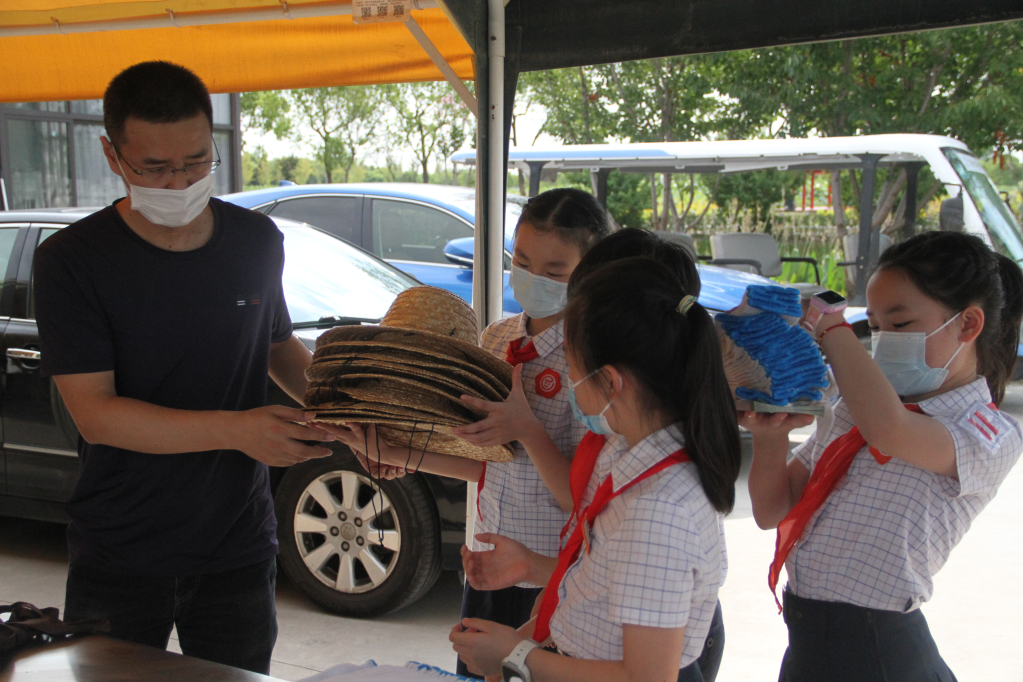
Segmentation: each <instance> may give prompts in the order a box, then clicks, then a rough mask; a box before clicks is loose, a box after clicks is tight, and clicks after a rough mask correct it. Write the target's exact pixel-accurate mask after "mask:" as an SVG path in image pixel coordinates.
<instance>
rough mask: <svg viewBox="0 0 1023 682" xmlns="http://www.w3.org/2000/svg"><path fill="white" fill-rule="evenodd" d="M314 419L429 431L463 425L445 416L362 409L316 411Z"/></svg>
mask: <svg viewBox="0 0 1023 682" xmlns="http://www.w3.org/2000/svg"><path fill="white" fill-rule="evenodd" d="M313 421H318V422H327V423H330V424H377V425H386V426H407V427H409V428H412V427H415V428H416V429H417V430H425V431H428V430H429V429H430V427H431V426H432V427H434V428H439V427H447V428H451V427H455V426H462V424H459V423H456V422H455V420H453V419H445V418H443V417H434V416H431V415H426V416H424V417H423V418H422V419H415V418H413V417H412V416H411V415H401V416H392V415H381V414H376V413H373V412H364V411H361V410H336V411H334V410H331V411H325V412H320V411H317V412H315V413H314V419H313Z"/></svg>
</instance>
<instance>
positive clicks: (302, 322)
mask: <svg viewBox="0 0 1023 682" xmlns="http://www.w3.org/2000/svg"><path fill="white" fill-rule="evenodd" d="M94 210H95V209H85V208H75V209H64V210H59V209H51V210H35V211H0V271H2V272H4V280H3V285H2V288H0V331H2V333H3V354H4V368H3V374H2V376H0V412H2V438H3V441H2V442H3V447H2V449H0V515H6V516H16V517H21V518H29V519H38V520H43V521H56V522H65V523H66V522H67V521H68V518H67V515H66V514H65V512H64V503H65V502H66V501H67V499H68V498H69V497H70V495H71V492H72V490H73V489H74V486H75V482H76V481H77V479H78V451H77V447H78V446H77V444H78V438H79V434H78V430H77V429H76V428H75V424H74V422H73V421H72V419H71V416H70V415H69V414H68V411H67V409H66V408H65V407H64V404H63V402H62V401H61V399H60V394H59V393H58V391H57V389H56V386H55V384H54V383H53V381H52V380H51V379H48V378H44V377H42V376H40V373H39V364H40V352H39V338H38V331H37V329H36V322H35V309H34V300H33V291H32V257H33V255H34V253H35V249H36V247H37V246H38V245H39V244H40V243H41V242H42V241H44V240H45V239H47V238H48V237H50V236H52V235H53V234H54V233H56V232H57V231H58V230H60V229H61V228H63V227H65V226H67V225H68V224H70V223H73V222H75V221H77V220H79V219H81V218H83V217H85V216H86V215H88V214H89V213H92V212H93V211H94ZM275 221H276V222H277V225H278V227H279V228H280V229H281V231H282V232H283V233H284V236H285V238H284V247H285V253H286V260H285V271H284V291H285V298H286V299H287V302H288V309H289V311H290V313H291V318H292V320H293V321H294V324H295V334H296V335H297V336H298V337H299V338H301V339H302V340H303V341H304V342H305V343H306V345H308V346H309V347H310V348H312V347H313V345H314V343H315V340H316V337H317V336H319V335H320V334H322V333H323V331H324V330H326V329H329V328H331V327H333V326H337V325H339V324H359V323H361V322H363V321H367V322H369V321H376V320H379V319H380V318H381V317H382V316H383V315H384V313H385V312H386V311H387V308H388V306H390V304H391V301H393V300H394V297H395V296H396V295H397V294H398V293H400V292H401V291H404V290H405V289H407V288H409V287H411V286H414V285H416V284H418V282H417V281H416V280H415V279H413V278H412V277H410V276H408V275H406V274H405V273H403V272H401V271H400V270H397V269H395V268H394V267H392V266H391V265H389V264H387V263H385V262H384V261H382V260H380V259H379V258H377V257H376V256H373V255H371V254H369V253H367V252H366V251H363V250H362V249H360V248H358V247H356V246H353V245H352V244H349V243H348V242H346V241H344V240H342V239H338V238H337V237H335V236H333V235H330V234H327V233H326V232H323V231H321V230H319V229H317V228H315V227H312V226H310V225H306V224H303V223H297V222H294V221H290V220H285V219H278V218H275ZM268 384H269V389H270V390H269V400H270V402H273V403H279V404H282V405H291V406H294V405H295V403H294V402H293V401H292V400H291V399H290V398H289V397H288V396H287V395H286V394H285V393H284V392H283V391H281V390H280V389H279V388H278V387H277V385H276V384H274V383H273V381H270V380H269V378H268ZM271 484H272V487H273V492H274V504H275V508H276V511H277V520H278V531H277V533H278V540H279V541H280V563H281V565H282V566H283V568H284V570H285V572H286V573H287V575H288V577H289V578H290V579H291V580H292V581H293V582H294V583H295V584H296V585H297V586H298V587H299V588H300V589H301V590H302V591H303V592H304V593H305V594H306V595H307V596H308V597H309V598H310V599H312V600H313V601H314V602H316V603H317V604H319V605H320V606H322V607H323V608H325V609H328V610H330V611H333V612H335V613H338V614H342V615H346V616H374V615H380V614H384V613H387V612H389V611H393V610H395V609H399V608H402V607H403V606H407V605H408V604H411V603H412V602H414V601H415V600H416V599H418V598H420V597H421V596H423V595H424V594H425V593H426V592H427V590H429V589H430V587H432V586H433V584H434V583H435V582H436V580H437V578H438V577H439V575H440V572H441V571H442V570H445V569H447V570H458V569H460V568H461V559H460V557H459V552H458V550H459V548H460V547H461V545H462V543H463V542H464V538H465V509H466V501H465V500H466V498H465V495H466V485H465V483H464V482H462V481H455V480H452V479H447V478H442V477H439V476H434V475H431V474H423V473H417V474H414V475H409V476H405V477H404V478H400V479H396V480H392V481H382V482H380V483H379V485H378V483H377V482H376V481H373V480H371V479H370V477H369V475H368V474H367V473H366V471H365V470H363V469H362V468H361V466H360V465H359V464H358V462H357V461H356V460H355V458H354V457H353V456H352V454H351V452H350V451H349V450H348V449H347V448H346V447H345V446H343V445H338V444H334V454H333V455H332V456H331V457H328V458H325V459H319V460H312V461H309V462H305V463H302V464H298V465H295V466H292V467H289V468H273V469H271Z"/></svg>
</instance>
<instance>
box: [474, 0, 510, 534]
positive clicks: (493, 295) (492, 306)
mask: <svg viewBox="0 0 1023 682" xmlns="http://www.w3.org/2000/svg"><path fill="white" fill-rule="evenodd" d="M487 5H488V7H487V15H488V22H487V27H488V31H487V45H488V53H487V62H488V73H487V90H488V91H489V93H488V94H489V96H488V97H486V98H484V105H485V106H486V107H487V108H486V110H485V111H482V112H480V113H481V114H482V116H480V117H478V126H479V127H478V130H481V131H482V130H483V129H484V128H483V127H484V126H486V132H487V140H488V143H487V150H486V151H487V156H489V163H488V165H487V170H488V171H489V180H488V182H487V185H486V186H483V185H482V183H481V182H480V179H481V178H482V177H483V173H481V172H477V173H476V192H477V196H476V202H477V207H479V205H480V203H481V202H480V198H481V197H480V195H481V194H482V193H483V192H486V195H487V200H488V201H487V202H486V205H487V215H486V220H485V221H484V220H481V217H482V216H481V215H480V211H479V209H477V212H476V225H477V227H478V228H479V227H482V228H483V229H485V230H486V231H487V234H486V238H483V235H482V234H480V233H478V232H477V235H476V251H475V254H474V260H475V265H474V273H473V291H472V294H473V307H474V308H475V309H476V317H477V319H478V320H479V321H480V324H481V325H488V324H490V323H491V322H494V321H496V320H499V319H500V318H501V316H502V314H503V313H504V182H505V180H504V177H505V175H504V143H505V142H504V136H505V134H506V133H505V129H504V0H487ZM481 89H482V86H481ZM479 170H482V169H479V168H478V171H479ZM484 249H485V250H484ZM480 299H482V301H481V300H480ZM481 328H482V327H481ZM477 490H478V488H477V484H476V483H472V482H470V483H469V485H468V494H467V499H466V505H465V509H466V516H465V543H466V544H467V545H468V546H469V547H472V539H473V536H474V535H475V533H476V518H477V514H478V511H477V507H476V495H477Z"/></svg>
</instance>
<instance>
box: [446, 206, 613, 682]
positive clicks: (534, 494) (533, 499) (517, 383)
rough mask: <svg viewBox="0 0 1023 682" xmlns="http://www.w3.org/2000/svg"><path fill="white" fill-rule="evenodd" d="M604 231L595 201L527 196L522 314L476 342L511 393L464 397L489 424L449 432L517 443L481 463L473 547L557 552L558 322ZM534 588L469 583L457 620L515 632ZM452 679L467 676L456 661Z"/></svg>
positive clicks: (519, 256) (564, 419) (562, 366)
mask: <svg viewBox="0 0 1023 682" xmlns="http://www.w3.org/2000/svg"><path fill="white" fill-rule="evenodd" d="M609 231H610V228H609V223H608V219H607V214H606V212H605V211H604V209H603V208H602V207H601V206H600V204H599V203H598V202H597V201H596V199H595V198H594V197H593V195H591V194H588V193H586V192H583V191H581V190H577V189H572V188H559V189H554V190H549V191H547V192H544V193H542V194H540V195H538V196H536V197H534V198H532V199H530V200H529V202H528V203H527V204H526V206H525V208H524V209H523V211H522V215H521V216H520V217H519V222H518V226H517V227H516V229H515V241H514V245H513V253H512V274H511V285H512V292H513V294H514V295H515V300H516V301H518V302H519V303H520V304H521V305H522V309H523V312H522V313H520V314H519V315H516V316H514V317H511V318H507V319H504V320H501V321H498V322H495V323H494V324H492V325H490V326H489V327H487V329H485V330H484V331H483V334H482V335H481V339H480V343H481V345H482V346H483V347H484V348H485V349H487V350H489V351H490V352H492V353H493V354H494V355H496V356H498V357H500V358H502V359H505V360H507V361H508V362H510V363H511V364H512V365H514V366H515V371H514V372H513V374H512V377H513V378H512V382H513V385H512V392H511V395H510V396H509V399H508V400H507V401H505V402H504V403H492V402H487V401H484V400H476V399H473V398H467V399H466V402H467V403H469V404H470V405H472V406H474V407H477V408H478V409H481V410H484V411H486V412H488V417H487V418H486V419H484V420H482V421H480V422H477V423H476V424H471V425H469V426H466V427H461V428H457V429H454V431H453V432H454V433H455V434H456V435H459V436H461V437H463V438H464V439H465V440H467V441H468V442H470V443H473V444H475V445H480V446H487V445H499V444H501V443H508V442H514V444H515V457H514V459H513V460H512V461H511V462H489V463H486V464H484V465H483V471H482V472H481V474H480V476H479V478H478V497H477V518H476V532H475V537H474V538H473V539H472V543H471V544H472V549H473V550H476V551H479V550H481V549H484V547H485V546H486V545H487V544H488V543H489V541H491V540H494V539H495V537H496V536H498V535H499V536H501V538H502V539H504V538H508V539H510V540H512V541H515V542H519V543H522V544H523V545H524V546H525V547H527V548H529V550H531V551H534V552H537V553H539V554H542V555H544V556H549V557H556V556H557V554H558V534H559V533H560V532H561V529H562V527H563V526H564V525H565V522H566V521H567V520H568V514H569V512H570V511H571V498H570V496H569V494H568V487H567V479H568V477H567V473H568V469H569V467H570V466H571V457H572V455H573V453H574V452H575V448H576V445H578V443H579V440H580V439H581V438H582V436H583V434H584V433H585V432H586V430H585V428H583V426H582V425H581V424H579V423H578V422H577V421H576V420H575V419H573V418H572V411H571V409H570V407H569V403H568V399H567V397H566V396H567V391H566V384H567V383H568V364H567V362H566V360H565V349H564V337H565V332H564V323H563V322H562V319H561V318H562V314H563V309H564V306H565V303H566V301H567V290H568V279H569V277H570V276H571V275H572V272H573V271H574V270H575V266H576V265H577V264H578V263H579V261H580V259H581V258H582V257H583V256H584V254H585V253H586V252H587V251H588V250H589V248H590V247H591V246H592V245H593V244H595V243H597V242H599V241H600V240H601V239H603V238H604V237H605V236H606V235H607V234H608V232H609ZM465 551H468V548H466V550H465ZM541 587H542V586H541V585H538V584H533V583H530V582H528V581H523V582H520V583H518V584H516V585H514V586H511V587H505V588H502V589H498V590H476V589H475V588H473V586H472V585H471V584H470V583H469V582H468V581H467V582H466V584H465V592H464V594H463V597H462V617H463V618H486V619H488V620H492V621H495V622H498V623H502V624H504V625H508V626H511V627H519V626H521V625H522V624H523V623H525V622H526V621H527V620H529V617H530V612H531V611H532V609H533V606H534V604H535V602H536V598H537V596H538V595H539V593H540V589H541ZM458 673H459V674H462V675H466V676H470V677H471V676H474V675H473V673H471V672H470V671H469V670H468V669H467V667H466V665H465V663H464V662H463V661H462V660H461V659H459V661H458Z"/></svg>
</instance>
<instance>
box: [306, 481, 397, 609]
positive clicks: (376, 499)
mask: <svg viewBox="0 0 1023 682" xmlns="http://www.w3.org/2000/svg"><path fill="white" fill-rule="evenodd" d="M294 533H295V544H296V546H297V547H298V551H299V556H300V557H301V559H302V562H303V563H304V564H305V566H306V569H308V570H309V572H310V573H312V574H313V575H314V576H316V579H317V580H319V581H320V582H321V583H323V584H324V585H326V586H327V587H329V588H331V589H333V590H336V591H338V592H342V593H345V594H360V593H364V592H369V591H370V590H373V589H376V588H378V587H380V586H381V585H382V584H383V583H384V581H386V580H387V579H388V578H389V577H390V575H391V573H392V572H393V571H394V567H395V566H396V565H397V562H398V556H399V555H400V553H401V527H400V525H399V523H398V516H397V513H396V512H395V511H394V507H393V505H392V504H391V500H390V499H389V498H388V497H387V495H385V494H384V492H383V491H382V490H380V489H379V488H378V487H377V486H376V484H375V483H373V482H372V481H371V480H370V479H369V478H368V477H367V476H364V475H361V474H358V473H355V472H353V471H332V472H328V473H326V474H323V475H321V476H318V477H317V478H315V479H314V480H312V481H310V482H309V484H308V485H307V486H306V488H305V490H304V491H302V494H301V495H300V496H299V500H298V505H296V507H295V517H294Z"/></svg>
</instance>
